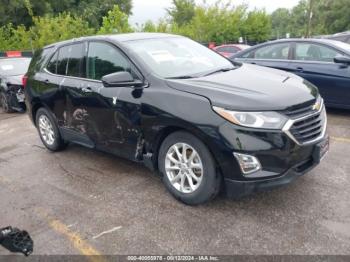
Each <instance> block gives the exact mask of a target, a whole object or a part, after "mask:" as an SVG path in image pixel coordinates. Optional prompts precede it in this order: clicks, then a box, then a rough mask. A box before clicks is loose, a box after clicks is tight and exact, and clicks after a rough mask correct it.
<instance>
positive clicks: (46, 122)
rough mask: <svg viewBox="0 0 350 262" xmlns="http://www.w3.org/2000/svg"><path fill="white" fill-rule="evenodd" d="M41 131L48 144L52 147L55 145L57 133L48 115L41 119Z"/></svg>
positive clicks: (42, 116)
mask: <svg viewBox="0 0 350 262" xmlns="http://www.w3.org/2000/svg"><path fill="white" fill-rule="evenodd" d="M39 131H40V135H41V137H42V138H43V140H44V141H45V143H46V144H48V145H50V146H51V145H53V144H54V143H55V131H54V129H53V126H52V123H51V121H50V119H49V118H48V117H47V116H46V115H41V116H40V117H39Z"/></svg>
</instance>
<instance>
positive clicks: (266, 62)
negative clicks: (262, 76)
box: [230, 39, 350, 109]
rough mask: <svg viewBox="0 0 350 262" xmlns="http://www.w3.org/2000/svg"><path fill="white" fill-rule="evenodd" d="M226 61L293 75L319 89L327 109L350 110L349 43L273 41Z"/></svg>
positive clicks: (301, 40)
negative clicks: (265, 67) (254, 65)
mask: <svg viewBox="0 0 350 262" xmlns="http://www.w3.org/2000/svg"><path fill="white" fill-rule="evenodd" d="M230 59H231V60H232V61H238V62H245V63H251V64H257V65H261V66H267V67H273V68H276V69H281V70H285V71H289V72H292V73H294V74H297V75H299V76H301V77H303V78H305V79H307V80H308V81H310V82H311V83H313V84H314V85H316V86H317V87H318V88H319V90H320V93H321V95H322V96H323V98H324V99H325V102H326V105H327V106H330V107H338V108H348V109H350V45H349V44H346V43H343V42H339V41H335V40H328V39H286V40H277V41H272V42H267V43H264V44H261V45H257V46H254V47H252V48H250V49H247V50H244V51H242V52H239V53H237V54H234V55H233V56H231V57H230Z"/></svg>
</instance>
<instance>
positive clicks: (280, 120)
mask: <svg viewBox="0 0 350 262" xmlns="http://www.w3.org/2000/svg"><path fill="white" fill-rule="evenodd" d="M213 109H214V111H215V112H216V113H218V114H219V115H220V116H222V117H223V118H225V119H226V120H228V121H230V122H231V123H234V124H236V125H240V126H245V127H253V128H263V129H282V128H283V126H284V125H285V124H286V122H287V121H288V119H287V117H285V116H283V115H281V114H279V113H277V112H237V111H230V110H226V109H224V108H221V107H216V106H214V107H213Z"/></svg>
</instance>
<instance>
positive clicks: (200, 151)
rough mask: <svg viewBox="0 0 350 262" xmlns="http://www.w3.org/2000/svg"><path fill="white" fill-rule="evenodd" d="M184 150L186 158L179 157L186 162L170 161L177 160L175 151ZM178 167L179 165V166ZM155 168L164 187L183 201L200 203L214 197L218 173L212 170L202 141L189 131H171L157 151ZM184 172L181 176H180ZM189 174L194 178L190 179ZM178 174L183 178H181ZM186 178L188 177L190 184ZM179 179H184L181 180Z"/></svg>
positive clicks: (217, 183) (216, 191) (213, 163)
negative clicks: (158, 171) (156, 165)
mask: <svg viewBox="0 0 350 262" xmlns="http://www.w3.org/2000/svg"><path fill="white" fill-rule="evenodd" d="M184 145H185V148H186V149H185V150H183V148H184ZM186 145H187V146H186ZM175 148H177V150H176V149H175ZM184 151H185V152H186V153H185V155H186V157H185V158H182V162H186V161H187V163H185V164H180V162H181V161H177V162H176V161H174V160H179V159H180V157H178V156H179V155H178V152H179V153H180V156H183V155H182V154H183V152H184ZM193 154H194V155H196V154H197V155H198V157H197V156H196V157H194V158H193V160H189V159H191V157H192V156H193ZM169 155H170V156H171V157H169ZM184 159H185V160H184ZM190 162H191V163H190ZM176 163H178V164H176ZM179 166H181V167H180V168H179ZM195 166H196V167H200V166H201V168H193V167H195ZM158 167H159V170H160V172H161V174H162V180H163V183H164V184H165V186H166V188H167V189H168V190H169V192H170V193H171V194H172V195H173V196H174V197H175V198H176V199H177V200H179V201H181V202H183V203H184V204H187V205H200V204H203V203H206V202H209V201H210V200H212V199H214V198H215V197H216V196H217V194H218V193H219V189H220V185H221V174H220V173H219V172H217V170H216V167H215V161H214V159H213V156H212V155H211V153H210V151H209V150H208V148H207V147H206V146H205V144H203V142H202V141H200V140H199V139H198V138H197V137H195V136H193V135H192V134H190V133H187V132H183V131H180V132H175V133H172V134H170V135H169V136H168V137H167V138H166V139H165V140H164V141H163V143H162V145H161V147H160V150H159V154H158ZM166 167H167V168H166ZM173 169H174V170H173ZM179 169H180V170H179ZM167 170H168V173H167ZM191 170H192V172H191ZM200 171H201V172H200ZM180 172H182V175H181V174H180ZM184 173H185V175H183V174H184ZM193 174H194V175H195V177H196V179H193ZM182 176H184V177H186V178H185V179H184V180H183V179H182ZM179 177H180V178H179ZM189 177H190V178H189ZM197 179H198V180H197ZM171 180H173V182H171ZM190 180H192V185H191V183H190ZM174 181H177V182H174ZM182 181H184V182H183V183H182ZM198 181H199V182H198Z"/></svg>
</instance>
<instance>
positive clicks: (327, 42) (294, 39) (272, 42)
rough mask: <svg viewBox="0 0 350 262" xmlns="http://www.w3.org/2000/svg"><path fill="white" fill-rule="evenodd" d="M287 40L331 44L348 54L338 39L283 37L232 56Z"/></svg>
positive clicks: (286, 41) (287, 41)
mask: <svg viewBox="0 0 350 262" xmlns="http://www.w3.org/2000/svg"><path fill="white" fill-rule="evenodd" d="M289 42H303V43H305V42H309V43H319V44H324V45H328V46H331V47H333V48H335V49H338V50H341V51H342V52H344V53H347V54H349V51H348V50H346V49H344V48H341V47H340V46H339V45H338V43H339V41H337V40H332V39H318V38H285V39H279V40H273V41H268V42H265V43H262V44H259V45H255V46H252V47H250V48H248V49H245V50H243V51H241V52H239V53H236V54H234V55H233V56H232V57H237V55H242V54H246V53H247V52H250V51H251V50H254V49H256V48H259V47H263V46H267V45H271V44H277V43H289Z"/></svg>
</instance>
